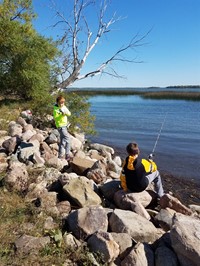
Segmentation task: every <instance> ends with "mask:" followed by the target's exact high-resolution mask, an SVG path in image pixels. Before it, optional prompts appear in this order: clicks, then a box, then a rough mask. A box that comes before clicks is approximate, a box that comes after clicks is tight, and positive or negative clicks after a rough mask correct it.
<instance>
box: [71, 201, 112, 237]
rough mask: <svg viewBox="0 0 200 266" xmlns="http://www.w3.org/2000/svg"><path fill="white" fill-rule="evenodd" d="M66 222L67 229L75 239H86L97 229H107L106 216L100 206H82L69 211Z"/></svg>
mask: <svg viewBox="0 0 200 266" xmlns="http://www.w3.org/2000/svg"><path fill="white" fill-rule="evenodd" d="M66 222H67V224H68V228H69V231H71V232H72V233H73V234H74V235H75V237H76V238H77V239H83V240H84V239H86V238H87V237H88V236H90V235H92V234H94V233H95V232H96V231H98V230H102V231H107V228H108V218H107V214H106V212H105V211H104V209H103V208H102V207H100V206H90V207H84V208H81V209H79V210H76V211H73V212H71V213H70V214H69V215H68V217H67V219H66Z"/></svg>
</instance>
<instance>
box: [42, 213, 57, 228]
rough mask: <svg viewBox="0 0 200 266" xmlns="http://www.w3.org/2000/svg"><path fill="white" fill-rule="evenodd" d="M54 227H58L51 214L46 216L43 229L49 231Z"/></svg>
mask: <svg viewBox="0 0 200 266" xmlns="http://www.w3.org/2000/svg"><path fill="white" fill-rule="evenodd" d="M56 228H58V224H57V223H55V222H54V220H53V218H52V217H51V216H49V217H47V218H46V220H45V223H44V229H45V230H48V231H49V230H54V229H56Z"/></svg>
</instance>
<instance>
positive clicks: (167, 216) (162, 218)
mask: <svg viewBox="0 0 200 266" xmlns="http://www.w3.org/2000/svg"><path fill="white" fill-rule="evenodd" d="M175 213H176V212H175V211H174V210H172V209H169V208H166V209H161V210H160V212H159V213H158V214H157V215H156V216H155V219H156V220H157V221H158V222H159V224H160V226H161V227H162V228H163V229H164V230H165V231H166V232H167V231H169V230H170V229H171V228H172V222H173V216H174V214H175Z"/></svg>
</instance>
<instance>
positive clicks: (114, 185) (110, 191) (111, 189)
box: [99, 180, 120, 201]
mask: <svg viewBox="0 0 200 266" xmlns="http://www.w3.org/2000/svg"><path fill="white" fill-rule="evenodd" d="M99 189H100V191H101V192H102V194H103V196H104V197H105V198H106V199H108V200H109V201H112V200H113V198H114V195H115V193H116V192H117V191H119V190H120V181H119V180H108V181H107V182H106V183H104V184H102V185H101V186H99Z"/></svg>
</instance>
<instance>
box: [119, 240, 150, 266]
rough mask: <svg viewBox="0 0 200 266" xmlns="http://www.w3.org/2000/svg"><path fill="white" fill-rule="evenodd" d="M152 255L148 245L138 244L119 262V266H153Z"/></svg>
mask: <svg viewBox="0 0 200 266" xmlns="http://www.w3.org/2000/svg"><path fill="white" fill-rule="evenodd" d="M154 265H155V264H154V253H153V250H152V249H151V248H150V246H149V245H147V244H145V243H138V244H137V245H136V246H135V247H134V248H133V249H132V250H131V251H130V253H129V254H128V255H127V257H126V258H125V259H124V260H123V261H122V262H121V266H154Z"/></svg>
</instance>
